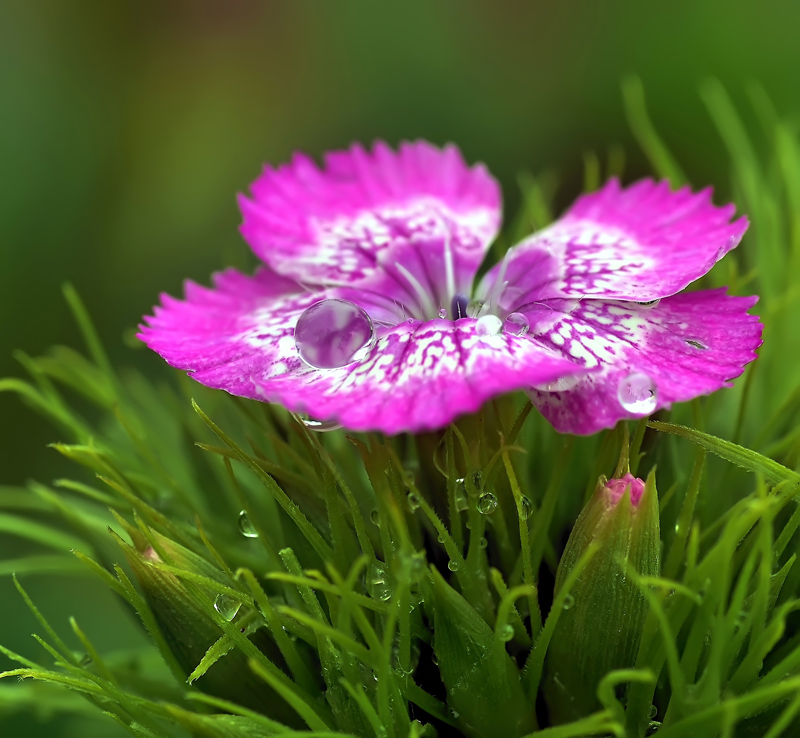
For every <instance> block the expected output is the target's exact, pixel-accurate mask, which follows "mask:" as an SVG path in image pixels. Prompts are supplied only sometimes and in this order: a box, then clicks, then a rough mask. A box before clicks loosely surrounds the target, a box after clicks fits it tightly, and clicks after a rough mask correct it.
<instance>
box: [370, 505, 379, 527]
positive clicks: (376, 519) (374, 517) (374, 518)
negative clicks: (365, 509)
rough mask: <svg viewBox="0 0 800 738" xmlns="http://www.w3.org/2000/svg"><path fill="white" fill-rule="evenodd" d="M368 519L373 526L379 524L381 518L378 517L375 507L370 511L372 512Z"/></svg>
mask: <svg viewBox="0 0 800 738" xmlns="http://www.w3.org/2000/svg"><path fill="white" fill-rule="evenodd" d="M369 519H370V520H371V521H372V522H373V523H374V524H375V525H380V524H381V516H380V513H379V512H378V508H377V507H375V508H373V509H372V512H371V513H370V514H369Z"/></svg>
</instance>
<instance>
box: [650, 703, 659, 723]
mask: <svg viewBox="0 0 800 738" xmlns="http://www.w3.org/2000/svg"><path fill="white" fill-rule="evenodd" d="M656 715H658V708H657V707H656V706H655V705H650V711H649V712H648V713H647V717H648V718H649V719H650V720H652V719H653V718H654V717H655V716H656Z"/></svg>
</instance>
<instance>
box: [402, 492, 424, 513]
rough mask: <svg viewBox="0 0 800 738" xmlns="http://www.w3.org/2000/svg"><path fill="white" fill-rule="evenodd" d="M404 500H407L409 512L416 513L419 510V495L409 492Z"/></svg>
mask: <svg viewBox="0 0 800 738" xmlns="http://www.w3.org/2000/svg"><path fill="white" fill-rule="evenodd" d="M406 500H408V507H409V509H410V510H411V512H416V511H417V510H419V507H420V505H421V504H422V500H421V499H420V498H419V495H418V494H417V493H416V492H409V493H408V496H407V497H406Z"/></svg>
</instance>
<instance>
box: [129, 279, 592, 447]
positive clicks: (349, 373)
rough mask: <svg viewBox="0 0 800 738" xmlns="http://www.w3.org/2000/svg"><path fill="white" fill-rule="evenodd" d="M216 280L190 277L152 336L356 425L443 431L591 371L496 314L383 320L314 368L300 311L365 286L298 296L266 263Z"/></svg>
mask: <svg viewBox="0 0 800 738" xmlns="http://www.w3.org/2000/svg"><path fill="white" fill-rule="evenodd" d="M215 284H216V289H213V290H209V289H203V288H201V287H198V286H197V285H189V287H188V288H187V299H186V300H185V301H182V300H176V299H174V298H171V297H168V296H165V297H164V298H163V302H162V306H161V307H159V308H156V311H155V315H154V316H152V317H149V318H147V319H146V321H147V323H148V325H147V326H146V327H143V328H142V331H141V334H140V337H141V338H142V340H144V341H145V343H147V345H148V346H150V347H151V348H152V349H154V350H155V351H157V352H158V353H159V354H161V355H162V356H163V357H164V358H165V359H166V360H167V362H168V363H170V364H171V365H172V366H175V367H178V368H180V369H185V370H187V371H189V372H190V374H191V376H192V377H193V378H194V379H196V380H197V381H198V382H200V383H202V384H205V385H207V386H209V387H214V388H217V389H224V390H227V391H228V392H230V393H232V394H236V395H241V396H244V397H250V398H253V399H257V400H265V401H269V402H273V401H275V402H279V403H280V404H282V405H283V406H284V407H286V408H288V409H289V410H293V411H296V412H304V413H307V414H309V415H310V416H312V417H314V418H316V419H318V420H336V421H338V422H339V423H341V424H342V425H343V426H344V427H345V428H348V429H350V430H377V431H383V432H385V433H399V432H402V431H412V432H414V431H424V430H432V429H435V428H441V427H442V426H444V425H446V424H447V423H449V422H450V421H451V420H453V419H454V418H455V417H457V416H458V415H461V414H463V413H469V412H473V411H475V410H477V409H479V408H480V407H481V405H482V404H483V403H484V402H485V401H486V400H488V399H490V398H492V397H495V396H497V395H499V394H502V393H505V392H509V391H512V390H517V389H522V388H525V387H528V386H530V385H531V384H539V383H542V382H551V381H554V380H555V379H557V378H558V377H561V376H564V375H567V374H569V375H571V374H573V373H576V372H577V373H578V374H583V373H585V372H586V370H585V369H583V368H582V367H581V366H579V365H578V364H576V363H575V362H573V361H571V360H569V359H567V358H564V357H562V356H561V355H560V354H559V352H557V351H554V350H552V349H550V348H548V347H546V346H542V345H541V344H539V343H537V342H535V341H532V340H530V339H529V338H527V337H525V336H510V335H506V334H502V333H497V334H494V333H492V332H491V331H487V330H486V326H487V322H488V323H492V325H491V326H490V328H496V327H497V326H496V325H495V324H494V323H493V322H492V321H491V320H488V321H484V322H483V323H481V322H480V321H477V320H473V319H463V320H459V321H456V322H453V321H449V320H432V321H428V322H422V321H414V320H408V321H405V322H402V323H400V324H399V325H395V326H393V327H391V326H381V325H380V324H379V323H376V324H375V325H376V331H375V339H374V342H373V343H372V345H371V346H370V347H369V349H368V351H367V352H365V354H364V355H363V357H359V360H356V361H353V362H352V363H349V364H347V365H345V366H342V367H339V368H322V369H321V368H314V367H312V366H309V365H308V364H307V363H305V362H304V361H302V360H301V359H300V357H299V355H298V350H297V347H296V344H295V338H294V328H295V325H296V324H297V320H298V318H299V316H300V315H301V314H302V313H303V312H304V311H305V310H306V308H308V307H309V306H310V305H314V304H315V303H318V302H319V300H320V299H322V298H332V299H336V300H340V299H347V300H350V301H353V302H354V301H355V300H356V299H359V295H358V292H357V290H349V291H348V292H347V293H346V294H345V292H344V291H341V292H337V291H335V290H331V291H329V292H324V293H311V294H308V293H298V292H297V288H296V285H294V284H293V283H292V282H289V281H288V280H285V279H283V278H281V277H278V276H276V275H275V274H273V273H271V272H269V271H267V270H262V271H261V272H259V273H258V274H257V275H256V276H255V277H253V278H248V277H245V276H243V275H241V274H239V273H237V272H234V271H227V272H224V273H223V274H221V275H217V277H216V278H215ZM362 298H363V299H361V303H360V306H361V307H363V308H364V309H365V310H367V311H368V312H369V313H370V315H371V316H374V315H376V314H379V311H380V309H381V307H380V298H379V297H378V296H375V295H371V294H369V293H366V294H364V295H363V296H362ZM495 320H496V322H498V323H499V320H497V319H495Z"/></svg>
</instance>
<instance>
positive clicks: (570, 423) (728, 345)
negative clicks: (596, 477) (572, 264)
mask: <svg viewBox="0 0 800 738" xmlns="http://www.w3.org/2000/svg"><path fill="white" fill-rule="evenodd" d="M724 292H725V290H724V288H723V289H718V290H704V291H701V292H693V293H686V294H680V295H676V296H674V297H670V298H667V299H664V300H662V301H661V302H660V303H659V304H658V305H656V306H654V307H650V308H647V307H644V306H641V305H637V304H636V303H624V302H606V301H601V300H585V301H581V302H578V303H576V302H570V301H552V302H551V303H549V304H548V307H547V308H545V307H541V308H537V310H541V311H545V310H548V315H547V324H548V325H549V326H550V327H549V328H548V329H547V330H546V332H544V333H542V334H541V335H538V336H537V340H539V341H542V342H543V343H544V344H545V345H547V346H550V347H555V348H560V349H561V350H562V351H563V352H564V353H565V355H566V356H568V357H570V358H572V359H574V360H575V361H579V362H581V363H583V364H584V366H586V367H587V368H591V369H594V370H595V371H594V373H592V374H588V375H585V376H584V377H582V378H580V379H579V380H578V381H577V383H574V386H573V387H572V388H571V389H565V391H553V392H546V391H541V390H539V389H532V390H531V391H530V392H529V394H530V396H531V399H532V400H533V402H534V404H535V405H536V406H537V407H538V408H539V410H540V411H541V412H542V414H543V415H544V416H545V417H546V418H547V419H548V420H549V421H550V422H551V423H552V424H553V425H554V426H555V428H556V430H559V431H561V432H564V433H577V434H582V435H583V434H589V433H594V432H596V431H598V430H601V429H603V428H610V427H612V426H613V425H614V424H615V423H616V422H617V421H618V420H622V419H625V418H640V417H643V416H646V415H649V414H650V413H652V412H654V411H655V410H656V409H658V408H664V407H666V408H668V407H669V406H670V405H671V403H673V402H681V401H685V400H691V399H693V398H695V397H698V396H699V395H705V394H708V393H710V392H713V391H715V390H717V389H720V388H721V387H730V386H731V382H730V380H731V379H733V378H735V377H738V376H739V375H740V374H741V373H742V372H743V371H744V366H745V365H746V364H747V363H749V362H751V361H753V360H754V359H755V358H756V354H755V349H756V348H757V347H758V346H760V345H761V329H762V325H761V323H760V322H759V319H758V317H757V316H755V315H748V314H747V310H748V308H750V307H752V306H753V305H754V304H755V302H756V300H757V298H755V297H730V296H728V295H725V294H724ZM559 303H560V304H559ZM559 309H560V310H561V312H560V315H558V317H557V318H554V317H553V315H554V311H558V310H559ZM531 320H532V322H536V321H537V320H538V322H539V323H540V324H544V322H545V321H544V319H543V318H542V317H541V316H537V315H532V316H531ZM566 386H567V384H562V386H561V387H566ZM553 388H554V389H556V390H558V389H559V386H557V385H556V386H554V387H553ZM650 389H652V391H653V395H652V397H651V396H650V395H649V394H648V390H650Z"/></svg>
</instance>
